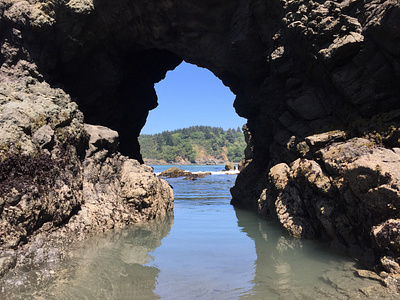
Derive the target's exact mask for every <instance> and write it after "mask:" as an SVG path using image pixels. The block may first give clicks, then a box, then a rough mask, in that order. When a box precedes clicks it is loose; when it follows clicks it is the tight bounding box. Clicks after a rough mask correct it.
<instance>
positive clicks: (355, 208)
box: [0, 0, 400, 273]
mask: <svg viewBox="0 0 400 300" xmlns="http://www.w3.org/2000/svg"><path fill="white" fill-rule="evenodd" d="M0 18H1V19H0V34H1V35H0V38H1V41H0V43H1V56H0V63H1V64H2V65H1V68H0V72H1V76H2V78H4V82H22V83H23V84H25V83H26V84H27V85H28V86H29V85H30V84H32V85H33V86H37V85H39V84H44V83H48V84H49V85H50V87H51V89H53V90H55V89H56V88H60V89H62V91H63V92H66V93H67V94H69V95H71V97H72V99H73V101H75V102H76V103H78V104H79V108H80V110H81V111H82V112H83V114H84V116H85V121H86V122H87V123H93V124H101V125H104V126H107V127H110V128H112V129H114V130H117V131H118V133H119V135H120V142H121V148H120V150H121V152H122V153H123V154H126V155H129V156H130V157H132V158H136V159H138V160H139V161H141V157H140V153H139V146H138V143H137V141H136V139H135V138H136V137H137V135H138V134H139V132H140V129H141V127H142V126H143V124H144V122H145V120H146V117H147V113H148V110H149V109H152V108H154V107H156V105H157V97H156V95H155V92H154V88H153V85H154V83H155V82H157V81H159V80H161V79H162V78H163V77H164V76H165V72H166V71H167V70H170V69H173V68H174V67H175V66H177V65H178V64H179V63H180V62H181V60H182V59H184V60H185V61H187V62H190V63H194V64H197V65H198V66H201V67H205V68H208V69H209V70H211V71H212V72H213V73H214V74H215V75H216V76H218V77H219V78H220V79H221V80H222V81H223V82H224V83H225V84H226V85H227V86H229V87H230V88H231V90H232V91H233V92H234V93H235V94H236V96H237V97H236V100H235V103H234V106H235V108H236V111H237V113H238V114H239V115H241V116H242V117H245V118H247V119H248V123H247V128H246V130H245V131H246V135H247V140H248V145H249V146H248V149H247V150H246V156H247V157H246V162H243V164H242V167H243V168H244V169H243V171H242V172H241V174H240V175H239V177H238V180H237V183H236V185H235V187H234V188H233V189H232V196H233V199H232V203H233V204H234V205H238V206H239V205H240V206H244V207H249V208H253V209H256V210H258V211H259V212H260V213H261V214H264V215H266V216H268V217H272V218H276V219H278V220H279V221H280V222H281V223H282V224H283V226H284V227H286V228H287V229H288V230H289V232H290V233H291V234H293V235H295V236H312V237H324V238H326V239H328V240H331V241H334V243H335V244H338V245H344V247H345V248H348V249H350V250H351V251H352V252H353V253H355V254H357V255H358V256H360V257H363V258H365V259H366V260H369V261H374V262H378V261H381V262H382V263H383V266H384V267H385V270H386V271H385V272H392V273H393V272H394V273H396V272H397V273H400V271H399V270H400V267H399V265H398V261H397V257H398V256H399V248H400V247H399V245H400V244H399V237H398V234H397V232H398V230H400V227H399V225H398V221H397V218H398V213H397V210H398V209H400V208H399V207H398V205H399V188H398V185H397V182H398V180H399V176H400V175H399V174H400V172H399V169H398V162H399V161H400V156H398V154H397V153H398V151H397V150H396V149H394V150H391V149H393V148H396V147H398V146H399V140H398V135H399V130H398V127H399V126H398V123H399V117H398V116H399V115H400V114H399V113H400V110H399V109H400V101H399V97H400V96H399V95H400V91H399V86H398V84H396V83H397V82H399V79H400V62H399V59H398V57H400V47H399V40H400V5H399V4H398V2H397V1H392V0H388V1H303V0H295V1H284V0H272V1H261V0H248V1H233V0H228V1H227V0H224V1H218V0H213V1H211V0H210V1H191V0H188V1H180V2H173V1H168V0H166V1H151V0H150V1H149V0H146V1H128V0H125V1H118V2H117V3H116V2H115V1H108V0H85V1H83V0H81V1H79V0H71V1H34V0H32V1H14V0H9V1H4V0H3V1H1V2H0ZM46 122H47V121H46ZM53 130H54V128H53ZM82 132H84V131H82ZM316 134H317V135H316ZM388 159H389V160H390V162H391V163H388ZM388 261H390V263H389V262H388ZM385 262H386V263H385Z"/></svg>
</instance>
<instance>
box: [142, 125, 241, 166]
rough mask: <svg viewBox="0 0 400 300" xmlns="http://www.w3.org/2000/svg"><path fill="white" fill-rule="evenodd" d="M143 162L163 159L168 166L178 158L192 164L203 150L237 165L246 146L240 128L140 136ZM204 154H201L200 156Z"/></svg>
mask: <svg viewBox="0 0 400 300" xmlns="http://www.w3.org/2000/svg"><path fill="white" fill-rule="evenodd" d="M139 143H140V146H141V152H142V155H143V158H145V159H146V158H147V159H163V160H166V161H168V162H173V161H175V160H176V159H177V158H178V157H181V158H182V159H185V160H188V161H190V162H195V161H196V159H197V158H198V155H199V153H197V151H196V149H204V151H205V154H207V155H210V156H214V157H222V156H224V155H225V156H226V157H228V159H229V161H232V162H239V161H240V160H241V159H242V158H243V156H244V149H245V147H246V143H245V140H244V135H243V132H242V131H241V129H240V128H238V129H236V130H235V129H231V128H230V129H228V130H226V131H225V130H223V129H222V128H220V127H210V126H191V127H188V128H183V129H177V130H174V131H164V132H162V133H159V134H150V135H149V134H143V135H140V136H139ZM203 154H204V153H203Z"/></svg>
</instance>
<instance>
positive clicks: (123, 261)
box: [3, 214, 173, 300]
mask: <svg viewBox="0 0 400 300" xmlns="http://www.w3.org/2000/svg"><path fill="white" fill-rule="evenodd" d="M172 224H173V214H169V215H168V216H166V217H165V218H162V219H159V220H154V221H151V222H149V223H146V224H142V225H136V226H132V227H130V228H128V229H125V230H122V231H114V232H108V233H107V234H104V235H101V236H96V237H93V238H91V239H88V240H86V241H85V242H83V243H81V244H79V245H76V246H75V247H74V249H71V253H70V255H71V258H70V259H68V260H65V261H64V262H63V263H61V264H60V265H57V266H42V267H41V269H40V270H32V271H30V272H28V273H25V274H24V277H25V280H24V281H23V285H22V284H20V288H19V290H18V291H16V290H15V289H14V290H12V291H9V293H6V294H5V295H3V296H4V297H5V299H8V297H9V299H46V300H47V299H57V300H59V299H68V300H70V299H118V300H119V299H158V297H157V296H155V295H154V293H153V291H154V289H155V285H156V277H157V275H158V273H159V272H160V270H159V269H157V268H156V267H154V266H146V265H147V264H149V263H150V262H151V261H153V260H154V257H152V256H151V253H152V251H154V249H156V248H157V247H159V246H160V245H161V240H162V239H163V238H164V237H166V236H167V235H168V234H169V231H170V230H171V227H172ZM44 273H49V274H52V276H51V277H49V278H47V280H43V281H41V282H40V283H39V284H37V285H35V283H37V281H36V280H34V278H35V277H36V278H37V279H39V278H38V274H44ZM40 277H42V276H40ZM19 280H21V279H19ZM11 283H15V279H14V280H13V282H11V280H10V281H9V284H10V285H11Z"/></svg>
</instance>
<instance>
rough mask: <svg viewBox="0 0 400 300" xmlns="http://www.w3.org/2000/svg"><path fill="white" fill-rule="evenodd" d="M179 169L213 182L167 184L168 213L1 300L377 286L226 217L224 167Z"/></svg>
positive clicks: (95, 244)
mask: <svg viewBox="0 0 400 300" xmlns="http://www.w3.org/2000/svg"><path fill="white" fill-rule="evenodd" d="M154 168H155V172H161V171H162V170H164V169H166V168H168V167H166V166H155V167H154ZM180 168H184V169H186V170H189V171H192V172H201V171H211V172H213V174H214V175H209V176H206V177H205V178H200V179H197V180H184V179H182V178H173V179H168V182H169V183H170V185H171V186H172V187H173V190H174V194H175V209H174V212H173V213H171V214H169V215H168V216H167V217H165V218H163V219H159V220H154V221H152V222H149V223H148V224H143V225H137V226H131V227H129V228H127V229H124V230H120V231H114V232H108V233H105V234H102V235H99V236H96V237H93V238H91V239H88V240H86V241H84V242H83V243H78V244H75V245H74V247H73V248H72V249H71V258H70V259H68V260H65V261H63V262H62V263H57V264H54V265H42V266H38V268H37V269H35V270H31V271H29V272H26V274H25V277H24V280H22V281H21V284H20V285H19V286H17V287H16V288H15V289H14V290H13V291H12V292H11V293H10V292H8V293H7V294H6V295H7V298H5V299H350V298H357V299H364V298H365V299H367V297H366V295H367V294H368V293H367V292H365V291H370V290H371V288H370V287H371V286H374V285H377V284H378V285H379V283H377V282H376V281H372V280H369V279H362V278H360V277H358V276H356V275H355V273H356V267H360V266H359V265H357V262H356V261H354V260H353V259H351V258H349V257H348V256H346V255H343V254H339V253H337V252H335V251H333V250H332V249H330V248H329V247H328V246H327V245H326V244H325V243H322V242H317V241H312V240H298V239H294V238H291V237H289V236H288V235H287V234H286V232H285V231H284V230H283V229H282V228H281V227H280V226H278V225H277V224H276V223H275V222H270V221H266V220H264V219H262V218H259V217H258V216H257V215H256V214H255V213H253V212H249V211H245V210H239V209H235V208H234V207H232V206H231V205H230V204H229V202H230V199H231V197H230V193H229V189H230V188H231V187H232V186H233V185H234V182H235V179H236V175H235V174H233V175H232V174H230V175H227V174H223V173H222V172H219V171H220V170H222V169H223V166H180ZM372 290H373V289H372ZM370 297H371V294H370ZM380 297H381V296H376V297H375V298H374V296H373V294H372V298H368V299H381V298H380Z"/></svg>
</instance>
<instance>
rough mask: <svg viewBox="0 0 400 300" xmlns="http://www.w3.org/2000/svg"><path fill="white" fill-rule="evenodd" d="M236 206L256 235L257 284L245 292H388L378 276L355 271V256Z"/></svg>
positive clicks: (258, 295) (269, 295)
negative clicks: (293, 233) (294, 235)
mask: <svg viewBox="0 0 400 300" xmlns="http://www.w3.org/2000/svg"><path fill="white" fill-rule="evenodd" d="M235 212H236V216H237V219H238V226H239V227H241V228H242V230H243V231H244V232H245V233H246V234H247V236H249V237H250V238H251V239H252V240H253V241H254V244H255V251H256V254H257V256H256V257H257V258H256V260H255V263H254V265H255V274H254V279H253V281H252V282H253V284H254V286H253V288H252V291H251V292H249V293H248V294H246V295H243V297H242V298H244V299H285V300H286V299H321V298H324V299H352V298H357V299H363V298H364V299H365V298H369V297H367V296H366V294H368V293H371V290H372V291H374V292H373V293H371V295H370V296H371V297H372V299H381V297H382V294H380V293H382V292H383V293H385V291H384V289H383V288H382V286H381V285H380V284H379V283H378V282H376V281H374V280H370V279H365V278H359V277H357V276H355V271H356V267H357V264H356V262H355V261H354V260H352V259H351V258H349V257H346V256H343V255H339V254H338V253H336V252H335V251H333V250H332V249H330V248H328V246H327V245H326V244H325V243H322V242H317V241H315V240H299V239H295V238H291V237H289V236H288V235H287V233H286V232H285V231H284V230H283V229H282V228H281V227H278V225H277V224H275V223H273V222H268V221H266V220H264V219H261V218H257V217H256V216H255V215H254V213H252V212H249V211H244V210H240V209H236V210H235ZM358 267H360V266H358ZM374 294H375V295H374ZM387 296H389V295H387ZM390 299H392V298H390Z"/></svg>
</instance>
